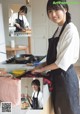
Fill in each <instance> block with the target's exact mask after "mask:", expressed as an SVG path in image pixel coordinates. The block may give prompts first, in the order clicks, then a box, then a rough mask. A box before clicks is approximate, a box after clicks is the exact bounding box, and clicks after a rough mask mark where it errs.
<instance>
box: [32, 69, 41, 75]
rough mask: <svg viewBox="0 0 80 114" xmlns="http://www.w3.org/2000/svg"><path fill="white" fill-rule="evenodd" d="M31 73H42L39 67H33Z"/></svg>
mask: <svg viewBox="0 0 80 114" xmlns="http://www.w3.org/2000/svg"><path fill="white" fill-rule="evenodd" d="M31 73H32V74H35V73H42V70H41V69H33V70H32V72H31Z"/></svg>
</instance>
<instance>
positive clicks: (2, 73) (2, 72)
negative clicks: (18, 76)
mask: <svg viewBox="0 0 80 114" xmlns="http://www.w3.org/2000/svg"><path fill="white" fill-rule="evenodd" d="M0 76H4V77H5V76H7V77H13V75H12V74H10V73H8V72H7V71H6V69H5V68H0Z"/></svg>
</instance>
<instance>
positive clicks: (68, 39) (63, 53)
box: [55, 23, 79, 71]
mask: <svg viewBox="0 0 80 114" xmlns="http://www.w3.org/2000/svg"><path fill="white" fill-rule="evenodd" d="M78 58H79V34H78V31H77V29H76V27H75V26H74V25H73V24H72V23H71V24H70V25H68V26H67V27H66V28H65V30H64V31H63V33H62V35H61V37H60V40H59V42H58V46H57V60H56V61H55V64H56V65H57V66H58V67H60V68H61V69H63V70H64V71H66V70H67V69H68V68H69V66H70V65H71V64H74V63H76V61H77V60H78Z"/></svg>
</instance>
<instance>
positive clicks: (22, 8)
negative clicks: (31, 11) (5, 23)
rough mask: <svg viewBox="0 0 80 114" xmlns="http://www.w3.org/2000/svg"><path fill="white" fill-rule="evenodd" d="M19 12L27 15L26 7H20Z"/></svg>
mask: <svg viewBox="0 0 80 114" xmlns="http://www.w3.org/2000/svg"><path fill="white" fill-rule="evenodd" d="M19 11H22V12H24V13H25V14H27V7H26V6H21V7H20V9H19Z"/></svg>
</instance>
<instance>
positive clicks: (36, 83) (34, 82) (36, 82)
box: [31, 79, 40, 91]
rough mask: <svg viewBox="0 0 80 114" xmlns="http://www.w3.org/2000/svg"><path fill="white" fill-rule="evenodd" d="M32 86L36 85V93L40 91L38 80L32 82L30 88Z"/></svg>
mask: <svg viewBox="0 0 80 114" xmlns="http://www.w3.org/2000/svg"><path fill="white" fill-rule="evenodd" d="M32 85H37V86H38V91H40V81H39V80H38V79H35V80H33V81H32V83H31V86H32Z"/></svg>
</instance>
